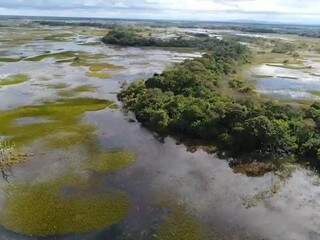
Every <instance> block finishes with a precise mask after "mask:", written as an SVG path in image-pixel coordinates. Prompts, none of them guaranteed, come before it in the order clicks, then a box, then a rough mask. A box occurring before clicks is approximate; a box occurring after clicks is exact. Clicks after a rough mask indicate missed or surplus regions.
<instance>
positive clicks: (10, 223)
mask: <svg viewBox="0 0 320 240" xmlns="http://www.w3.org/2000/svg"><path fill="white" fill-rule="evenodd" d="M63 182H65V180H64V179H63V180H62V181H59V180H58V181H52V182H47V183H40V184H33V185H30V184H21V185H9V187H8V189H7V191H6V193H7V194H6V201H5V205H4V208H3V210H2V211H1V213H0V223H1V224H2V225H3V226H4V227H5V228H7V229H9V230H11V231H14V232H16V233H20V234H24V235H28V236H33V237H45V236H53V235H65V234H71V233H86V232H92V231H97V230H102V229H105V228H108V227H110V226H112V225H114V224H117V223H119V222H121V221H122V220H123V219H124V218H125V217H126V216H127V213H128V210H129V200H128V195H127V194H126V193H124V192H121V191H115V190H114V191H110V192H107V193H101V194H81V193H78V194H77V193H76V194H72V195H70V196H69V195H67V196H66V195H63V193H62V191H61V189H62V188H63V187H65V186H69V185H64V184H62V183H63ZM74 185H75V184H74V183H72V185H71V186H74ZM75 186H77V184H76V185H75Z"/></svg>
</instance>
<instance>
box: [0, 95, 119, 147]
mask: <svg viewBox="0 0 320 240" xmlns="http://www.w3.org/2000/svg"><path fill="white" fill-rule="evenodd" d="M114 106H115V105H114V103H113V102H111V101H107V100H100V99H92V98H75V99H62V100H59V101H57V102H48V103H44V104H42V105H36V106H26V107H21V108H17V109H13V110H8V111H1V112H0V135H3V136H7V137H10V139H11V140H12V141H13V142H15V143H16V144H17V146H21V145H23V144H26V143H29V142H32V141H34V140H36V139H38V138H40V137H50V138H49V139H52V140H54V139H59V140H63V141H61V144H60V145H62V144H64V145H63V146H64V147H68V146H69V145H73V144H76V143H81V141H82V140H84V139H87V138H88V136H90V135H91V134H92V133H93V132H94V130H95V128H94V127H93V126H92V125H90V124H86V123H82V122H81V121H80V119H81V116H82V115H83V114H84V113H85V112H89V111H98V110H102V109H105V108H107V107H114ZM25 117H46V118H47V119H48V120H50V121H49V122H45V123H35V124H29V125H22V126H21V125H16V124H15V122H16V120H17V119H20V118H25ZM61 136H63V137H61ZM49 142H50V141H49ZM53 143H55V141H53ZM49 145H50V144H49ZM53 145H55V144H53Z"/></svg>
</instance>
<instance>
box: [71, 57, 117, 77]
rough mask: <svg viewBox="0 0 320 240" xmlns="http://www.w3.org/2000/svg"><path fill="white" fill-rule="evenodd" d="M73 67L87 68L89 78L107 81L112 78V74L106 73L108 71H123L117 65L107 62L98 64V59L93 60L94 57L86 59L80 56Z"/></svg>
mask: <svg viewBox="0 0 320 240" xmlns="http://www.w3.org/2000/svg"><path fill="white" fill-rule="evenodd" d="M93 60H94V61H93ZM71 66H81V67H87V68H88V72H87V76H88V77H95V78H100V79H106V78H110V77H111V74H110V73H107V72H105V71H107V70H108V71H115V70H119V69H122V67H121V66H117V65H114V64H111V63H105V62H97V59H92V57H88V56H86V57H84V56H80V57H79V58H77V59H76V60H75V61H73V63H72V64H71Z"/></svg>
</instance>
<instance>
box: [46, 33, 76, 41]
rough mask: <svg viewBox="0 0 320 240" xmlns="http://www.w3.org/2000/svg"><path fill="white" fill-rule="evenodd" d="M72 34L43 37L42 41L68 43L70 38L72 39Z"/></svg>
mask: <svg viewBox="0 0 320 240" xmlns="http://www.w3.org/2000/svg"><path fill="white" fill-rule="evenodd" d="M72 36H73V34H72V33H58V34H53V35H49V36H45V37H44V38H43V40H46V41H53V42H65V41H68V40H69V38H70V37H72Z"/></svg>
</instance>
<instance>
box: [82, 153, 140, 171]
mask: <svg viewBox="0 0 320 240" xmlns="http://www.w3.org/2000/svg"><path fill="white" fill-rule="evenodd" d="M136 158H137V157H136V154H135V153H133V152H130V151H126V150H113V151H109V152H105V153H101V154H100V155H98V156H96V157H94V158H93V159H91V160H90V161H89V163H88V169H90V170H93V171H96V172H102V173H107V172H115V171H118V170H121V169H123V168H125V167H128V166H129V165H131V164H133V163H134V162H135V161H136Z"/></svg>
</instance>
